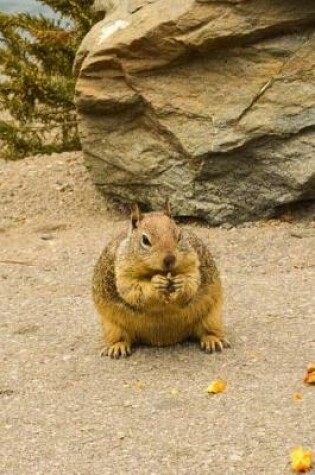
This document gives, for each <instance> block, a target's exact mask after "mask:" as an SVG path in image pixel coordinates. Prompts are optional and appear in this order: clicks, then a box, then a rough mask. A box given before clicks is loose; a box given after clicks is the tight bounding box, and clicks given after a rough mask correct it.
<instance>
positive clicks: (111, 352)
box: [101, 341, 132, 359]
mask: <svg viewBox="0 0 315 475" xmlns="http://www.w3.org/2000/svg"><path fill="white" fill-rule="evenodd" d="M131 353H132V351H131V346H130V344H129V343H126V342H124V341H119V342H117V343H114V344H113V345H111V346H108V347H105V348H103V350H102V351H101V356H109V357H110V358H115V359H118V358H120V357H121V356H122V357H123V358H126V357H127V356H130V355H131Z"/></svg>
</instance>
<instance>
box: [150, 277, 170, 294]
mask: <svg viewBox="0 0 315 475" xmlns="http://www.w3.org/2000/svg"><path fill="white" fill-rule="evenodd" d="M151 282H152V285H153V287H154V288H155V290H157V291H158V292H159V293H162V294H165V293H167V292H169V287H170V280H169V279H168V278H167V277H165V276H164V275H160V274H156V275H154V276H153V277H152V279H151Z"/></svg>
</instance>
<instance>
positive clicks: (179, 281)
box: [172, 275, 186, 293]
mask: <svg viewBox="0 0 315 475" xmlns="http://www.w3.org/2000/svg"><path fill="white" fill-rule="evenodd" d="M185 282H186V279H185V277H183V276H182V275H176V276H175V277H173V279H172V288H173V291H174V292H175V293H180V292H183V290H184V287H185Z"/></svg>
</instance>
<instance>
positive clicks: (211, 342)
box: [200, 335, 231, 353]
mask: <svg viewBox="0 0 315 475" xmlns="http://www.w3.org/2000/svg"><path fill="white" fill-rule="evenodd" d="M200 347H201V349H202V350H203V351H205V352H206V353H215V352H216V351H219V352H221V351H223V349H224V348H231V344H230V342H229V341H228V340H227V339H226V338H219V337H217V336H214V335H205V336H203V337H201V339H200Z"/></svg>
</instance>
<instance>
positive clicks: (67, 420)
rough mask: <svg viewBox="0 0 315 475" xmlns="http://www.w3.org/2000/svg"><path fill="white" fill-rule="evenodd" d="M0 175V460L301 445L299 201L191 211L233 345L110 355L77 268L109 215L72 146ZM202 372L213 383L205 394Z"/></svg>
mask: <svg viewBox="0 0 315 475" xmlns="http://www.w3.org/2000/svg"><path fill="white" fill-rule="evenodd" d="M0 183H1V184H0V205H1V223H0V281H1V286H0V313H1V321H0V328H1V340H2V344H1V354H2V371H1V376H0V399H1V414H0V426H1V432H0V437H1V440H0V452H1V454H0V455H1V456H0V474H1V475H47V474H49V475H107V474H108V475H111V474H115V475H118V474H125V473H131V474H136V475H138V474H139V475H149V474H150V475H153V474H156V475H164V474H165V475H173V474H174V475H175V474H176V475H177V474H180V475H184V474H187V475H188V474H194V475H195V474H196V475H199V474H200V475H201V474H206V473H211V474H212V475H232V474H235V475H244V474H248V475H252V474H255V475H286V474H290V473H291V471H290V467H289V454H290V451H291V450H292V448H294V447H295V446H298V445H302V446H305V447H309V448H310V449H312V450H313V451H314V452H315V445H314V444H315V440H314V433H315V418H314V407H315V404H314V402H315V387H314V386H313V387H312V386H306V385H304V384H303V377H304V373H305V370H306V366H307V364H308V363H310V362H314V361H315V324H314V266H315V255H314V249H315V232H314V229H315V228H314V222H313V221H312V217H311V216H310V215H309V214H308V215H307V216H306V217H305V216H302V217H300V216H294V219H290V220H285V221H281V220H270V221H265V222H261V223H248V225H247V226H246V227H240V228H231V229H220V228H216V229H207V228H201V227H199V226H196V225H195V230H196V232H198V233H200V234H201V235H203V236H204V238H205V239H207V240H208V242H209V246H210V247H211V249H212V251H213V253H214V255H215V257H216V260H217V263H218V265H219V268H220V269H221V272H222V278H223V283H224V289H225V301H226V302H225V321H226V327H227V334H228V337H229V339H230V340H231V342H232V344H233V347H232V349H230V350H226V351H224V352H223V353H222V354H217V355H212V356H211V355H210V356H209V355H205V354H203V353H202V352H201V351H200V350H199V348H198V347H197V345H195V344H190V343H186V344H183V345H177V346H175V347H170V348H164V349H156V348H145V347H141V348H137V349H136V351H135V353H134V354H133V355H132V356H131V357H130V358H129V359H127V360H119V361H112V360H110V359H107V358H101V357H100V356H99V353H100V349H101V347H102V341H101V336H100V335H101V334H100V328H99V324H98V321H97V317H96V314H95V311H94V308H93V305H92V302H91V298H90V287H91V286H90V282H91V275H92V270H93V265H94V263H95V260H96V259H97V257H98V255H99V253H100V251H101V249H102V247H103V246H104V244H105V243H106V241H107V240H108V239H109V237H110V236H111V234H112V232H113V231H114V230H116V229H117V227H119V226H120V225H121V216H120V215H118V214H117V213H116V212H115V211H114V210H113V209H112V207H111V206H109V205H108V204H106V203H105V202H104V200H103V198H102V197H101V196H100V195H99V194H98V192H96V191H95V189H94V187H93V185H92V184H91V182H90V178H89V175H88V174H87V172H86V170H85V168H84V167H83V165H82V157H81V154H80V153H68V154H61V155H53V156H50V157H49V156H37V157H30V158H27V159H25V160H23V161H19V162H0ZM288 221H290V222H288ZM216 378H222V379H224V380H225V381H227V389H226V391H225V392H224V393H222V394H218V395H214V396H211V395H207V394H206V391H205V389H206V387H207V385H208V384H209V383H210V382H211V381H212V380H213V379H216ZM295 392H299V393H301V395H302V399H301V400H295V399H294V397H293V395H294V393H295Z"/></svg>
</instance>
